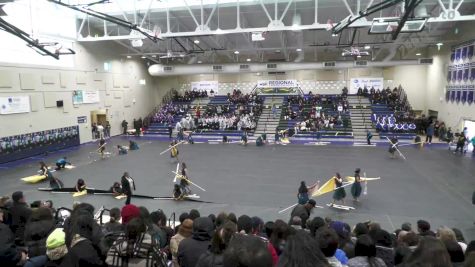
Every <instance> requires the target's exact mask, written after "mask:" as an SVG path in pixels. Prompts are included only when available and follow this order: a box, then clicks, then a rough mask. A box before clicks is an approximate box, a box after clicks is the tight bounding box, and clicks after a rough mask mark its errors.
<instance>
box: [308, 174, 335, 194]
mask: <svg viewBox="0 0 475 267" xmlns="http://www.w3.org/2000/svg"><path fill="white" fill-rule="evenodd" d="M335 186H336V184H335V179H334V177H332V178H331V179H330V180H328V181H327V182H326V183H324V184H323V185H322V186H320V188H318V190H315V191H314V192H312V197H317V196H321V195H323V194H326V193H330V192H332V191H334V190H335Z"/></svg>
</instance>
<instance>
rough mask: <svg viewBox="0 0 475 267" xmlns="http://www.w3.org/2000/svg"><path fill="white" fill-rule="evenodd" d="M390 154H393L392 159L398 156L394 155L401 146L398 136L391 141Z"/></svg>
mask: <svg viewBox="0 0 475 267" xmlns="http://www.w3.org/2000/svg"><path fill="white" fill-rule="evenodd" d="M389 143H390V144H389V150H388V151H389V153H390V154H391V158H393V159H394V158H396V154H394V152H396V151H397V149H398V146H399V141H398V140H397V137H396V136H393V137H392V138H391V139H390V140H389Z"/></svg>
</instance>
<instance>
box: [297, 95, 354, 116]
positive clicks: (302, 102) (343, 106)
mask: <svg viewBox="0 0 475 267" xmlns="http://www.w3.org/2000/svg"><path fill="white" fill-rule="evenodd" d="M288 102H289V104H291V105H298V111H299V113H301V112H302V111H303V109H304V107H305V106H306V105H307V106H312V107H321V106H331V107H332V110H333V111H336V112H340V113H341V112H345V113H346V112H348V108H349V105H348V100H347V95H346V94H343V93H342V94H341V95H325V96H321V95H319V94H313V93H312V91H310V92H309V93H308V94H307V95H296V96H289V97H288Z"/></svg>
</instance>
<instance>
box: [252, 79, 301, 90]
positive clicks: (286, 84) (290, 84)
mask: <svg viewBox="0 0 475 267" xmlns="http://www.w3.org/2000/svg"><path fill="white" fill-rule="evenodd" d="M294 87H299V83H298V82H297V80H260V81H257V88H294Z"/></svg>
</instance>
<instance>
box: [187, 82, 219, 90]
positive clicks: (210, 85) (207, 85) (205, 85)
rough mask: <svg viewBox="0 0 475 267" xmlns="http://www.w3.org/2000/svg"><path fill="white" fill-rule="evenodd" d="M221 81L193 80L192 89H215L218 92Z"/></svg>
mask: <svg viewBox="0 0 475 267" xmlns="http://www.w3.org/2000/svg"><path fill="white" fill-rule="evenodd" d="M218 87H219V83H218V81H199V82H191V90H192V91H207V92H209V91H211V90H213V91H214V92H215V93H217V92H218Z"/></svg>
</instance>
